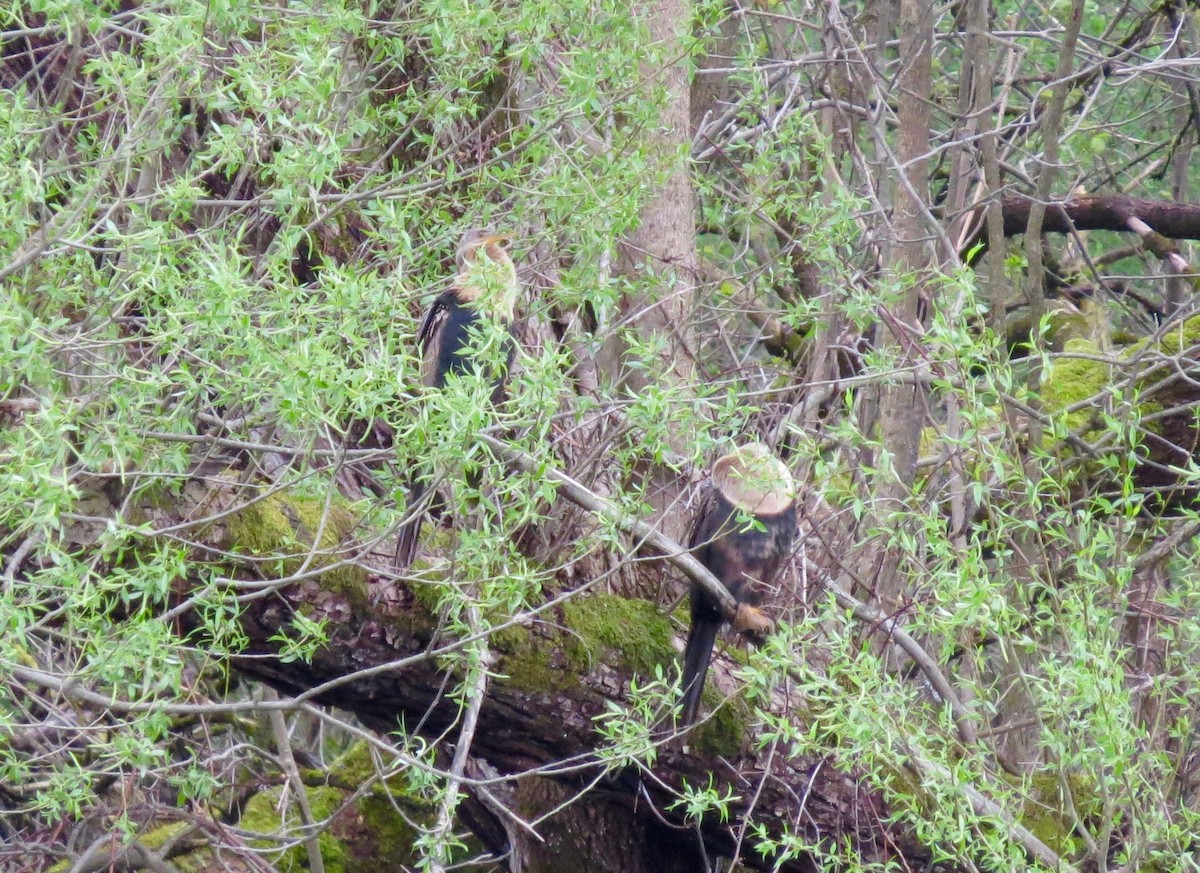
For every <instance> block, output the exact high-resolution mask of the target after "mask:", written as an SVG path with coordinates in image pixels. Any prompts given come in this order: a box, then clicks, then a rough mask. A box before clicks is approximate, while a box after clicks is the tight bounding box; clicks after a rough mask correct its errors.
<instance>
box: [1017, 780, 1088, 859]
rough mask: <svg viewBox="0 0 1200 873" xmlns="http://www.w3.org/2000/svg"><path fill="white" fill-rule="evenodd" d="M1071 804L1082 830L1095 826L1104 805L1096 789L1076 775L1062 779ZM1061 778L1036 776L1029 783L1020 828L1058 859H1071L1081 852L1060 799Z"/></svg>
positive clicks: (1068, 813)
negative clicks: (1028, 791)
mask: <svg viewBox="0 0 1200 873" xmlns="http://www.w3.org/2000/svg"><path fill="white" fill-rule="evenodd" d="M1065 781H1066V783H1067V787H1068V788H1069V789H1070V792H1071V802H1072V803H1073V804H1074V806H1075V811H1076V812H1077V813H1078V814H1079V817H1080V818H1081V819H1082V823H1083V824H1084V826H1088V825H1089V823H1090V824H1094V823H1095V822H1096V821H1098V820H1099V818H1100V816H1101V815H1102V813H1103V807H1104V804H1103V801H1102V800H1101V799H1100V798H1099V797H1098V796H1097V794H1096V788H1095V785H1094V784H1092V783H1091V782H1090V781H1089V780H1088V779H1086V778H1085V777H1084V776H1082V775H1080V774H1078V773H1071V774H1068V775H1067V776H1066V777H1065ZM1062 782H1063V778H1062V777H1060V776H1059V775H1058V774H1057V773H1035V774H1034V775H1032V776H1031V777H1030V779H1029V786H1030V789H1031V790H1030V793H1029V797H1028V798H1027V799H1026V801H1025V804H1024V807H1023V808H1022V810H1021V824H1023V825H1024V826H1025V827H1026V828H1028V829H1029V832H1030V833H1032V834H1033V835H1034V836H1035V837H1037V838H1038V839H1039V840H1041V841H1042V842H1043V843H1045V844H1046V845H1047V846H1049V847H1050V848H1051V849H1053V850H1054V851H1055V852H1056V853H1058V854H1059V855H1062V856H1064V857H1070V856H1071V855H1073V854H1074V853H1076V852H1077V851H1078V850H1079V848H1080V840H1079V838H1078V837H1077V836H1075V822H1074V818H1073V817H1072V816H1071V814H1070V812H1069V806H1068V804H1067V802H1066V798H1065V797H1063V785H1062Z"/></svg>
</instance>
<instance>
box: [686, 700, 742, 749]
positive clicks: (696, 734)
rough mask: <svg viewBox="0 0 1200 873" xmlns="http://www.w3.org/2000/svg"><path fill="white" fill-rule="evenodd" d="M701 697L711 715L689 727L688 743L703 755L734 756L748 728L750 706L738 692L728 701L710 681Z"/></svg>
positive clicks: (740, 747) (740, 746)
mask: <svg viewBox="0 0 1200 873" xmlns="http://www.w3.org/2000/svg"><path fill="white" fill-rule="evenodd" d="M702 697H703V700H704V703H705V706H706V707H707V709H706V711H707V712H710V713H711V715H710V716H709V717H708V718H707V719H706V720H705V721H703V722H701V723H700V724H698V725H697V726H696V727H694V728H692V731H691V733H690V734H688V745H690V746H691V747H692V748H694V749H695V750H696V751H698V752H700V753H701V754H704V755H714V756H718V755H719V756H722V757H735V756H737V755H739V754H741V751H742V746H743V744H744V743H745V740H746V737H747V736H748V735H749V729H750V707H749V706H748V705H747V704H746V701H745V700H744V699H743V698H742V695H741V693H740V692H739V693H737V694H735V695H734V696H733V697H732V698H731V699H729V700H728V701H727V700H726V699H725V695H723V694H721V693H720V692H719V691H717V690H716V689H715V688H713V687H712V685H711V683H710V684H709V685H708V686H706V687H705V689H704V694H703V695H702ZM722 704H724V705H722Z"/></svg>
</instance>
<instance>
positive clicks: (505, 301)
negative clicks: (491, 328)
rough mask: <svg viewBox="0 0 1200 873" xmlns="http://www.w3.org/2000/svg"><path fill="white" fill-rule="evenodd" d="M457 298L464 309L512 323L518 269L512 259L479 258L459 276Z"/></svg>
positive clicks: (455, 289) (455, 286)
mask: <svg viewBox="0 0 1200 873" xmlns="http://www.w3.org/2000/svg"><path fill="white" fill-rule="evenodd" d="M454 296H455V298H456V299H457V300H458V302H459V303H461V304H463V305H464V306H470V307H471V308H473V309H477V310H479V311H481V312H483V313H485V314H487V315H492V316H495V317H498V318H503V319H505V320H507V321H512V317H513V309H514V307H515V305H516V297H517V270H516V268H515V267H514V266H513V263H512V261H511V260H509V259H508V258H504V259H501V260H491V259H490V258H479V259H477V260H475V261H472V262H470V263H468V264H466V265H464V267H463V269H462V270H460V271H459V273H458V275H457V276H456V277H455V279H454Z"/></svg>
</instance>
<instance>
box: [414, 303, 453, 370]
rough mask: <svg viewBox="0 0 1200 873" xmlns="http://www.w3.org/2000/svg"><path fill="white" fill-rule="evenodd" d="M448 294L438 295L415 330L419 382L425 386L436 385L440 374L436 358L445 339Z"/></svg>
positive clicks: (448, 304)
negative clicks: (419, 360) (419, 371)
mask: <svg viewBox="0 0 1200 873" xmlns="http://www.w3.org/2000/svg"><path fill="white" fill-rule="evenodd" d="M451 300H452V298H451V297H450V296H449V294H442V295H439V296H438V297H437V298H436V299H435V300H434V301H433V303H431V304H429V309H428V310H427V311H426V313H425V317H424V318H422V319H421V327H420V329H418V330H417V353H418V354H420V356H421V384H422V385H424V386H426V387H427V388H432V387H436V386H437V385H438V384H439V382H440V378H439V377H441V376H444V374H440V373H439V372H438V371H439V367H438V359H439V358H441V357H442V346H443V344H444V343H445V341H446V330H445V328H446V320H447V318H448V317H449V315H450V303H451Z"/></svg>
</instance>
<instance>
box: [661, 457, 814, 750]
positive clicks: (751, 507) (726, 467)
mask: <svg viewBox="0 0 1200 873" xmlns="http://www.w3.org/2000/svg"><path fill="white" fill-rule="evenodd" d="M795 537H796V483H795V480H793V479H792V474H791V473H790V472H789V471H788V468H787V467H786V466H785V465H784V463H783V462H782V461H780V460H779V458H777V457H775V455H774V454H773V453H772V452H771V450H770V449H768V448H766V447H765V446H763V445H761V444H759V443H750V444H748V445H745V446H742V447H741V448H737V449H734V450H733V451H732V452H730V453H729V454H727V455H724V456H722V457H721V458H719V459H717V462H716V463H715V464H713V468H712V487H711V489H710V493H709V494H708V497H707V499H706V501H705V505H704V506H703V508H702V509H701V510H700V513H699V514H698V515H697V517H696V521H695V523H694V525H693V527H692V535H691V537H690V539H689V541H688V547H689V548H690V549H692V550H693V552H694V554H695V555H696V558H697V559H698V560H699V561H700V563H702V564H703V565H704V566H705V567H707V568H708V569H709V570H710V571H711V572H712V574H713V575H714V576H716V577H717V578H718V579H720V580H721V582H722V583H724V585H725V587H726V588H728V589H729V593H730V594H732V595H733V596H734V598H735V599H736V600H737V602H738V610H737V617H736V618H735V619H734V622H733V628H734V630H736V631H739V632H742V633H745V632H754V633H767V632H769V631H770V630H771V629H772V628H773V627H774V625H773V624H772V623H771V620H770V619H769V618H767V616H766V615H764V614H763V613H762V612H761V611H760V610H759V609H757V608H756V604H758V603H760V602H761V600H762V596H763V593H764V589H765V588H766V587H767V586H769V585H770V584H771V583H772V582H774V580H775V577H776V576H777V575H778V574H779V570H780V568H781V567H782V566H783V563H784V561H785V560H786V559H787V557H788V555H789V554H791V551H792V543H793V541H794V540H795ZM722 620H723V617H722V614H721V609H720V607H719V606H718V605H717V603H716V601H715V600H714V599H713V598H712V596H711V595H709V594H708V593H707V592H705V590H704V589H703V588H701V587H700V586H699V585H697V584H696V583H694V582H693V583H692V626H691V629H690V630H689V631H688V638H687V646H686V647H685V648H684V652H683V715H682V721H681V723H680V726H681V727H686V726H687V725H690V724H692V723H693V722H694V721H695V720H696V714H697V712H698V711H699V709H700V692H702V691H703V690H704V677H705V676H706V675H707V673H708V662H709V659H710V658H711V657H712V649H713V644H714V643H715V642H716V639H717V631H718V630H719V629H720V627H721V622H722Z"/></svg>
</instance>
